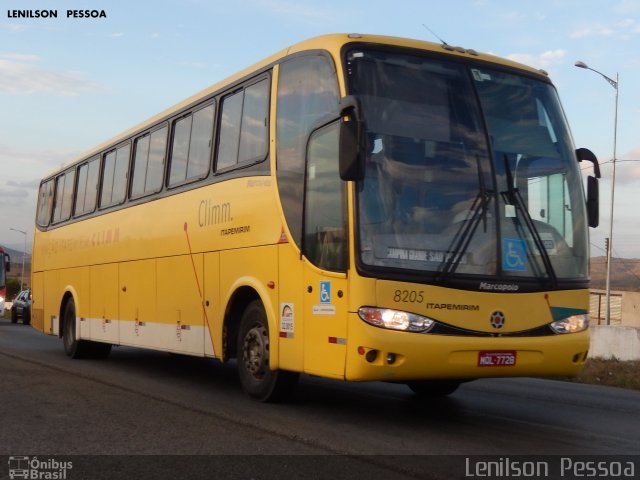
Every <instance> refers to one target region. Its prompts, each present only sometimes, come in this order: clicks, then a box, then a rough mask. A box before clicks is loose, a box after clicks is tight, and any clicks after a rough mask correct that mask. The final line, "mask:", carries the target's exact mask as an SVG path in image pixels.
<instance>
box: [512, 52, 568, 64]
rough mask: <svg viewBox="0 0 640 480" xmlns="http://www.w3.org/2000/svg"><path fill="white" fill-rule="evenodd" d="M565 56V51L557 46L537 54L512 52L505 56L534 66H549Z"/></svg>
mask: <svg viewBox="0 0 640 480" xmlns="http://www.w3.org/2000/svg"><path fill="white" fill-rule="evenodd" d="M566 56H567V52H566V51H565V50H562V49H560V48H559V49H556V50H547V51H545V52H542V53H539V54H533V53H512V54H510V55H507V58H508V59H509V60H513V61H515V62H520V63H524V64H525V65H529V66H531V67H535V68H549V67H551V66H553V65H557V64H558V63H560V62H561V61H562V60H563V59H564V58H565V57H566Z"/></svg>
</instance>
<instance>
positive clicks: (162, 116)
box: [44, 33, 547, 179]
mask: <svg viewBox="0 0 640 480" xmlns="http://www.w3.org/2000/svg"><path fill="white" fill-rule="evenodd" d="M349 43H367V44H383V45H393V46H400V47H408V48H414V49H419V50H427V51H432V52H439V53H446V54H449V55H453V56H459V57H466V58H475V59H477V60H482V61H485V62H489V63H495V64H499V65H503V66H506V67H510V68H514V69H518V70H522V71H526V72H528V73H531V74H535V75H538V76H541V75H542V76H545V77H546V75H547V73H546V72H545V71H544V70H538V69H534V68H532V67H529V66H527V65H523V64H521V63H517V62H514V61H511V60H508V59H505V58H501V57H497V56H494V55H489V54H484V53H479V52H476V51H475V50H471V49H465V48H461V47H453V46H450V45H447V44H439V43H434V42H428V41H424V40H415V39H409V38H401V37H390V36H383V35H369V34H355V33H350V34H345V33H336V34H328V35H321V36H317V37H313V38H310V39H307V40H304V41H301V42H299V43H296V44H294V45H292V46H290V47H287V48H285V49H283V50H280V51H279V52H277V53H275V54H273V55H271V56H269V57H267V58H265V59H263V60H261V61H259V62H257V63H255V64H253V65H251V66H249V67H247V68H245V69H243V70H241V71H239V72H237V73H235V74H233V75H231V76H230V77H227V78H225V79H224V80H221V81H219V82H216V83H214V84H213V85H211V86H209V87H207V88H205V89H203V90H201V91H199V92H197V93H195V94H194V95H192V96H190V97H188V98H186V99H185V100H183V101H181V102H179V103H177V104H175V105H173V106H171V107H169V108H167V109H166V110H163V111H162V112H160V113H158V114H156V115H154V116H153V117H151V118H149V119H147V120H145V121H143V122H141V123H139V124H137V125H135V126H133V127H131V128H129V129H128V130H125V131H123V132H122V133H120V134H118V135H116V136H115V137H113V138H110V139H109V140H107V141H105V142H103V143H101V144H99V145H96V146H94V147H92V148H90V149H89V150H86V151H84V152H83V153H81V154H80V155H78V156H76V157H75V158H73V159H72V160H70V161H68V162H65V163H64V164H63V165H62V166H61V167H58V168H56V169H54V170H52V171H50V172H49V173H48V174H47V175H46V176H45V177H44V178H45V179H48V178H50V177H52V176H54V175H55V174H57V173H58V172H61V171H64V170H66V169H67V168H69V167H70V166H72V165H73V164H75V163H78V162H80V161H82V160H85V159H87V158H89V157H91V156H93V155H96V154H98V153H100V152H102V151H104V150H106V149H107V148H110V147H114V146H116V145H117V144H118V143H120V142H122V141H124V140H126V139H127V138H129V137H131V136H133V135H135V134H136V133H137V132H143V131H144V130H146V129H148V128H149V127H151V126H153V125H154V124H155V123H158V122H160V121H162V120H166V119H168V118H170V117H171V116H172V115H175V114H176V113H177V112H179V111H180V110H182V109H184V108H187V107H188V106H190V105H192V104H194V103H196V102H197V101H198V100H200V99H204V98H206V97H208V96H210V95H213V94H214V93H216V92H218V91H220V90H222V89H223V88H224V87H225V86H227V85H231V84H233V83H235V82H237V81H239V80H241V79H243V78H245V77H247V76H249V75H250V74H251V73H252V72H255V71H258V70H261V69H263V68H265V67H267V66H268V65H271V64H273V63H275V62H277V61H278V60H280V59H282V58H284V57H286V56H287V55H290V54H294V53H298V52H303V51H306V50H327V51H329V52H331V53H332V54H334V55H336V56H337V55H339V53H340V50H341V49H342V47H343V46H344V45H345V44H349Z"/></svg>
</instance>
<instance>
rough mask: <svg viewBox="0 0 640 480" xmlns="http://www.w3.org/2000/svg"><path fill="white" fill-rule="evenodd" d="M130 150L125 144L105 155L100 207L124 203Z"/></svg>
mask: <svg viewBox="0 0 640 480" xmlns="http://www.w3.org/2000/svg"><path fill="white" fill-rule="evenodd" d="M130 150H131V146H130V145H129V143H127V144H125V145H122V146H121V147H118V148H117V149H116V150H112V151H110V152H109V153H107V154H106V155H105V158H104V166H103V168H104V173H103V176H102V193H101V196H100V207H108V206H111V205H116V204H120V203H122V202H123V201H124V199H125V197H126V194H127V188H126V185H127V176H128V173H129V152H130Z"/></svg>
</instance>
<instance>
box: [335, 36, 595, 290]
mask: <svg viewBox="0 0 640 480" xmlns="http://www.w3.org/2000/svg"><path fill="white" fill-rule="evenodd" d="M347 73H348V76H349V86H350V93H352V94H355V95H357V96H358V98H360V100H361V103H362V117H363V121H364V124H365V129H366V132H367V134H366V137H367V152H366V173H365V178H364V180H363V181H361V182H359V184H358V193H357V205H358V233H359V237H358V245H359V254H360V261H361V264H363V265H365V266H372V267H383V268H384V267H387V268H393V269H402V270H411V271H414V273H431V274H433V275H438V276H441V277H442V276H451V275H455V274H467V275H468V274H473V275H485V276H486V275H499V276H503V277H527V278H531V277H533V278H538V279H554V280H555V279H556V278H571V279H575V278H586V273H587V232H586V223H585V212H584V198H583V193H582V187H581V179H580V175H579V170H578V165H577V162H576V160H575V156H574V154H573V148H572V146H571V141H570V138H569V134H568V129H567V126H566V123H565V120H564V117H563V114H562V111H561V108H560V105H559V102H558V99H557V96H556V93H555V90H554V89H553V87H552V86H551V85H550V84H548V83H546V82H543V81H539V80H535V79H532V78H529V77H521V76H518V75H513V74H509V73H503V72H499V71H494V70H489V69H484V68H482V69H480V68H474V67H469V66H468V65H465V64H463V63H458V62H450V61H445V60H439V59H433V58H427V57H421V56H418V55H413V54H405V53H399V52H392V51H384V52H383V51H376V50H370V49H363V48H361V49H357V50H352V51H350V52H348V54H347Z"/></svg>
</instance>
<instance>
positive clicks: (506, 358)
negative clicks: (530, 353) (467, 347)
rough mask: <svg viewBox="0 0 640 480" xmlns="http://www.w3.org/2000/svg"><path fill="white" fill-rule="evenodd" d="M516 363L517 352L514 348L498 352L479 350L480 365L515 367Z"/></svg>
mask: <svg viewBox="0 0 640 480" xmlns="http://www.w3.org/2000/svg"><path fill="white" fill-rule="evenodd" d="M515 365H516V352H515V351H514V350H509V351H498V352H479V353H478V366H479V367H514V366H515Z"/></svg>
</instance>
